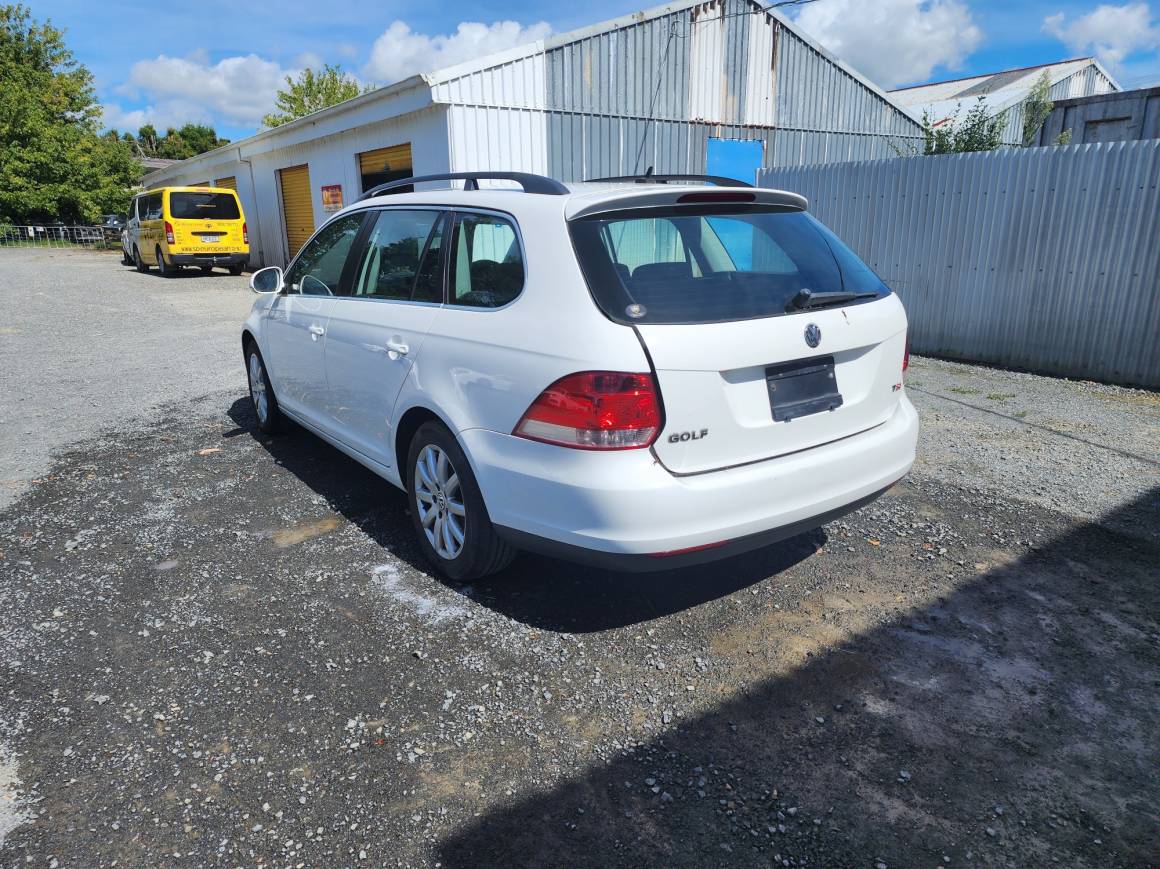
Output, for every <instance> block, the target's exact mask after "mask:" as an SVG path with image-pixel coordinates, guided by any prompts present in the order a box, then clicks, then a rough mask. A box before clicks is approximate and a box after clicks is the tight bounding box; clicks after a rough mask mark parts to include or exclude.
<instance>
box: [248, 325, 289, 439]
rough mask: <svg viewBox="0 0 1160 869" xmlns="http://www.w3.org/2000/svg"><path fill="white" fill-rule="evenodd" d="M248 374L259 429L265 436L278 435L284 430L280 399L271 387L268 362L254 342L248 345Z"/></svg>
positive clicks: (251, 399)
mask: <svg viewBox="0 0 1160 869" xmlns="http://www.w3.org/2000/svg"><path fill="white" fill-rule="evenodd" d="M246 374H247V375H249V381H250V401H251V403H252V404H253V406H254V416H255V417H257V419H258V428H259V429H261V430H262V431H263V432H264V433H265V434H277V433H278V432H280V431H281V430H282V429H283V427H284V426H283V420H284V419H285V417H283V416H282V411H281V410H280V409H279V408H278V397H277V396H276V395H274V387H273V386H271V385H270V375H268V374H267V373H266V362H265V360H263V359H262V354H261V352H260V351H259V350H258V345H257V344H256V343H254V341H252V340H251V341H249V342H247V344H246Z"/></svg>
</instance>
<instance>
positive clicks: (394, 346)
mask: <svg viewBox="0 0 1160 869" xmlns="http://www.w3.org/2000/svg"><path fill="white" fill-rule="evenodd" d="M410 349H411V348H410V347H408V346H407V345H406V344H405V343H403V342H402V341H393V340H392V341H388V342H387V350H388V351H389V352H390V353H397V354H399V356H406V355H407V353H408V352H409V351H410Z"/></svg>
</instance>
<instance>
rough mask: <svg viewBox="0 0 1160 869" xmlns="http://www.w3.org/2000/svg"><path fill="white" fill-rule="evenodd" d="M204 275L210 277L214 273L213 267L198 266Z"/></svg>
mask: <svg viewBox="0 0 1160 869" xmlns="http://www.w3.org/2000/svg"><path fill="white" fill-rule="evenodd" d="M198 268H199V269H200V270H201V273H202V274H203V275H208V274H210V273H211V272H212V271H213V266H198Z"/></svg>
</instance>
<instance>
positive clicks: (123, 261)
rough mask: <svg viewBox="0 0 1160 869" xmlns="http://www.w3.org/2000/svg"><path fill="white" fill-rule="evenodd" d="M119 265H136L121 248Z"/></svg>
mask: <svg viewBox="0 0 1160 869" xmlns="http://www.w3.org/2000/svg"><path fill="white" fill-rule="evenodd" d="M121 265H125V266H132V265H136V263H135V262H134V261H133V257H131V256H129V254H128V253H127V252H126V251H125V249H124V248H121Z"/></svg>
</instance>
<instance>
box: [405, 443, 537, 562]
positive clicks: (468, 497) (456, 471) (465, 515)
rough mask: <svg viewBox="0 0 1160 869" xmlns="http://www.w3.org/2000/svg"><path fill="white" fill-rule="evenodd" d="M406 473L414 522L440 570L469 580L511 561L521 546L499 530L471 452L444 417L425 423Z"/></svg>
mask: <svg viewBox="0 0 1160 869" xmlns="http://www.w3.org/2000/svg"><path fill="white" fill-rule="evenodd" d="M420 462H422V463H423V464H422V467H420ZM406 477H407V499H408V504H409V507H410V511H411V524H412V525H413V526H414V529H415V536H416V537H417V538H418V541H419V548H420V549H422V550H423V555H424V556H426V558H427V560H428V561H429V562H430V563H431V564H432V565H433V566H434V567H435V569H436V571H438V572H439V573H441V574H443V575H444V576H446V577H447V578H448V579H452V580H455V581H456V582H469V581H471V580H475V579H479V578H481V577H484V576H488V575H489V574H492V573H496V572H498V571H500V570H503V569H504V568H505V567H507V566H508V565H509V564H511V561H512V559H513V558H515V556H516V550H515V548H514V547H512V546H511V545H510V544H509V543H507V542H506V541H504V540H502V539H500V537H499V535H498V534H496V533H495V526H494V525H492V524H491V518H490V517H489V516H488V514H487V506H486V505H485V504H484V502H483V493H482V492H480V490H479V484H478V483H477V482H476V480H475V474H474V473H472V470H471V465H470V464H469V463H468V461H467V456H466V455H465V454H464V452H463V450H462V448H461V447H460V446H459V442H458V441H457V440H456V439H455V436H454V435H452V434H451V432H450V431H448V430H447V427H446V426H444V425H443V424H442V423H438V422H435V421H430V422H425V423H423V425H421V426H419V430H418V431H416V432H415V436H414V437H413V438H411V446H410V449H408V451H407V468H406Z"/></svg>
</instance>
